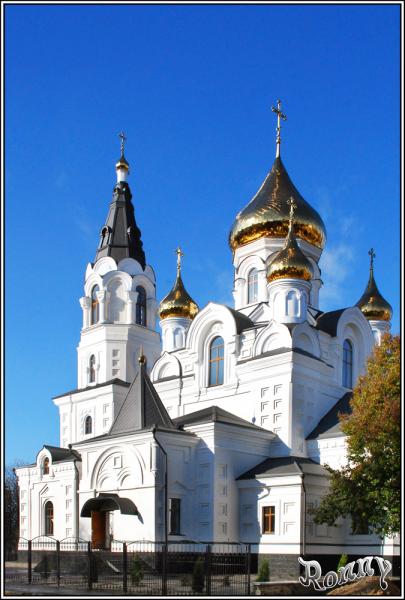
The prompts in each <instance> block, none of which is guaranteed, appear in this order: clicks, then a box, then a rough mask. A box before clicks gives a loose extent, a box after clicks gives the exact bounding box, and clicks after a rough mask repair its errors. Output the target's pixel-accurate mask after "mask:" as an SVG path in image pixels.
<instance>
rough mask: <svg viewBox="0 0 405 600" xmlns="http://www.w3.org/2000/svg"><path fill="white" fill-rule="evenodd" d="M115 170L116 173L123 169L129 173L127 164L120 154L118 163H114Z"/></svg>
mask: <svg viewBox="0 0 405 600" xmlns="http://www.w3.org/2000/svg"><path fill="white" fill-rule="evenodd" d="M115 168H116V170H117V171H118V169H125V171H129V163H128V161H127V159H126V158H125V156H124V155H123V154H121V156H120V159H119V161H118V162H116V163H115Z"/></svg>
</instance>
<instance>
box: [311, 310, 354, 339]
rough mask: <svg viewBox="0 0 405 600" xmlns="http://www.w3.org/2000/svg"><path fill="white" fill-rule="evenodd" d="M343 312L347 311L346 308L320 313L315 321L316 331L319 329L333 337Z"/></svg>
mask: <svg viewBox="0 0 405 600" xmlns="http://www.w3.org/2000/svg"><path fill="white" fill-rule="evenodd" d="M345 310H347V308H340V309H339V310H332V311H330V312H324V313H322V314H321V315H320V316H319V317H318V318H317V319H316V329H320V330H321V331H324V332H325V333H329V335H331V336H332V337H335V336H336V333H337V326H338V323H339V319H340V317H341V316H342V313H343V312H344V311H345Z"/></svg>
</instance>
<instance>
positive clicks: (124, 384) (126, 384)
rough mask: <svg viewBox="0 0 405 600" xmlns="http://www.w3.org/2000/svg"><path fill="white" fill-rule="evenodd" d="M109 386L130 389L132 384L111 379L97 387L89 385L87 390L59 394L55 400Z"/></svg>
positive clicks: (80, 389) (54, 397)
mask: <svg viewBox="0 0 405 600" xmlns="http://www.w3.org/2000/svg"><path fill="white" fill-rule="evenodd" d="M107 385H122V386H124V387H129V386H130V384H129V383H128V382H127V381H123V380H122V379H118V378H115V379H110V380H109V381H105V382H104V383H97V384H96V385H88V386H87V387H85V388H77V389H75V390H70V392H65V393H64V394H59V396H53V400H56V398H63V396H70V395H72V394H79V393H80V392H87V391H88V390H96V389H97V388H101V387H106V386H107Z"/></svg>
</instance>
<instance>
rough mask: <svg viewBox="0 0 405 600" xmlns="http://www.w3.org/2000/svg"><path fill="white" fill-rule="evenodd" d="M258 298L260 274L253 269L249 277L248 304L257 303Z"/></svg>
mask: <svg viewBox="0 0 405 600" xmlns="http://www.w3.org/2000/svg"><path fill="white" fill-rule="evenodd" d="M257 297H258V272H257V269H251V270H250V271H249V275H248V298H247V301H248V304H251V303H252V302H257Z"/></svg>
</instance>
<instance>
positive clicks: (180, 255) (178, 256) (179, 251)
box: [176, 246, 184, 275]
mask: <svg viewBox="0 0 405 600" xmlns="http://www.w3.org/2000/svg"><path fill="white" fill-rule="evenodd" d="M176 254H177V274H178V275H179V274H180V270H181V257H182V256H184V253H183V252H182V251H181V248H180V246H179V247H178V248H176Z"/></svg>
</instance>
